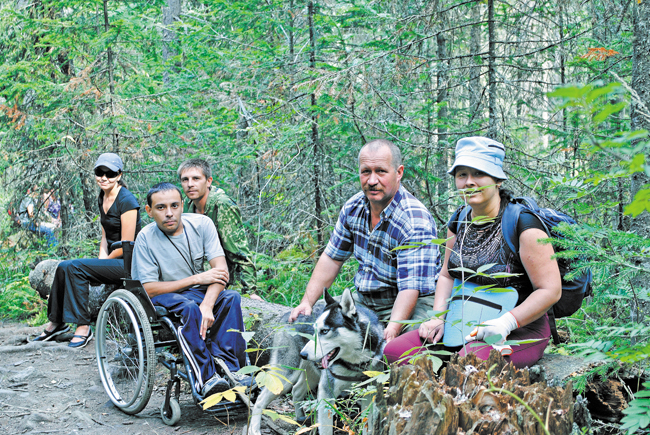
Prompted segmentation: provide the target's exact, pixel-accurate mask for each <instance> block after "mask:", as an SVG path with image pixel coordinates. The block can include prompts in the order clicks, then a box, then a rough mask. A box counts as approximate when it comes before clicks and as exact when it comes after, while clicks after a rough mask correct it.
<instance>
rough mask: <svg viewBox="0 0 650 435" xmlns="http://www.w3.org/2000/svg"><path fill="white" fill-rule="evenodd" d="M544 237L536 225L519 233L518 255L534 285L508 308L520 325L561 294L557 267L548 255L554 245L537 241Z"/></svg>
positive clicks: (556, 299) (530, 320)
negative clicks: (522, 300) (518, 302)
mask: <svg viewBox="0 0 650 435" xmlns="http://www.w3.org/2000/svg"><path fill="white" fill-rule="evenodd" d="M547 237H548V236H547V235H546V233H545V232H544V231H542V230H539V229H536V228H532V229H528V230H526V231H524V232H522V233H521V235H520V236H519V245H520V248H519V257H520V258H521V262H522V264H523V265H524V268H525V269H526V275H528V278H529V279H530V282H531V283H532V284H533V289H534V291H533V292H532V293H531V294H530V295H529V296H528V297H527V298H526V300H525V301H524V302H522V303H521V305H519V306H517V307H516V308H514V309H513V310H512V311H510V312H511V313H512V315H513V316H515V319H517V323H518V324H519V326H520V327H521V326H524V325H527V324H529V323H531V322H533V321H535V320H537V319H539V318H540V317H542V316H543V315H544V313H545V312H546V311H548V309H549V308H551V307H552V306H553V305H554V304H555V303H556V302H557V301H559V300H560V297H561V296H562V278H561V276H560V269H559V268H558V265H557V261H556V260H552V259H551V256H552V255H553V253H554V251H553V246H551V245H550V244H545V245H543V244H541V243H539V242H537V240H539V239H544V238H547Z"/></svg>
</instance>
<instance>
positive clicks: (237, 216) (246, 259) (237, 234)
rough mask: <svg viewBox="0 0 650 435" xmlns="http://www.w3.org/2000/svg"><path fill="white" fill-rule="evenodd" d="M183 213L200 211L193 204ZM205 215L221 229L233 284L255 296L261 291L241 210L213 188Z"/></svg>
mask: <svg viewBox="0 0 650 435" xmlns="http://www.w3.org/2000/svg"><path fill="white" fill-rule="evenodd" d="M183 212H184V213H196V207H195V206H194V204H193V203H192V201H187V202H186V203H185V207H184V210H183ZM205 215H206V216H208V217H209V218H210V219H212V222H214V225H215V226H216V227H217V232H218V233H219V239H220V240H221V246H222V247H223V250H224V252H225V254H226V261H227V263H228V271H229V272H230V282H229V284H233V283H234V282H236V281H239V282H240V283H241V286H242V293H247V292H251V293H254V292H255V291H257V279H256V272H255V265H254V264H253V261H252V260H251V252H250V249H249V248H248V239H247V238H246V231H245V230H244V224H243V223H242V220H241V212H240V211H239V207H238V206H237V204H236V203H235V201H233V200H232V199H231V198H230V197H229V196H228V195H226V192H224V191H223V189H219V188H217V187H214V186H213V187H211V188H210V193H209V194H208V202H207V203H206V205H205Z"/></svg>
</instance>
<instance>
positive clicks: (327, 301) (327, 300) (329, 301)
mask: <svg viewBox="0 0 650 435" xmlns="http://www.w3.org/2000/svg"><path fill="white" fill-rule="evenodd" d="M323 295H325V304H326V305H332V304H335V303H336V300H335V299H334V298H333V297H332V296H330V293H329V292H328V291H327V287H325V288H324V289H323Z"/></svg>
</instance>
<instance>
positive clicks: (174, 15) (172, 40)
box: [162, 0, 181, 87]
mask: <svg viewBox="0 0 650 435" xmlns="http://www.w3.org/2000/svg"><path fill="white" fill-rule="evenodd" d="M180 15H181V0H167V7H164V8H163V49H162V52H163V61H164V62H165V64H166V65H167V66H168V68H167V69H166V70H165V72H164V73H163V85H164V86H165V87H169V85H170V83H171V78H170V77H169V73H170V72H173V73H175V72H177V65H176V63H172V64H168V62H169V59H170V58H173V57H175V56H177V55H178V51H177V50H176V46H175V45H176V44H177V43H178V37H177V36H176V32H174V31H173V30H172V26H173V25H174V22H176V21H178V17H179V16H180Z"/></svg>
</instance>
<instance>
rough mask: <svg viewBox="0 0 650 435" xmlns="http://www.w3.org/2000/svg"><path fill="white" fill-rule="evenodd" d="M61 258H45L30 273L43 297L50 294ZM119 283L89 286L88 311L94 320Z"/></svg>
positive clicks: (32, 281) (34, 284)
mask: <svg viewBox="0 0 650 435" xmlns="http://www.w3.org/2000/svg"><path fill="white" fill-rule="evenodd" d="M60 262H61V261H60V260H44V261H41V262H40V263H38V264H37V265H36V267H35V268H34V270H32V271H31V272H30V273H29V284H30V285H31V286H32V288H33V289H34V290H36V292H37V293H38V294H39V295H40V296H41V298H43V299H47V298H48V297H49V296H50V290H51V289H52V283H53V282H54V276H55V274H56V268H57V267H58V265H59V263H60ZM118 288H119V286H117V285H104V284H96V285H93V284H91V285H89V286H88V311H89V312H90V317H91V319H92V320H96V319H97V314H99V310H100V309H101V308H102V304H103V303H104V302H105V301H106V299H107V298H108V296H109V295H110V294H111V293H113V292H114V291H115V290H117V289H118Z"/></svg>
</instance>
